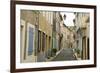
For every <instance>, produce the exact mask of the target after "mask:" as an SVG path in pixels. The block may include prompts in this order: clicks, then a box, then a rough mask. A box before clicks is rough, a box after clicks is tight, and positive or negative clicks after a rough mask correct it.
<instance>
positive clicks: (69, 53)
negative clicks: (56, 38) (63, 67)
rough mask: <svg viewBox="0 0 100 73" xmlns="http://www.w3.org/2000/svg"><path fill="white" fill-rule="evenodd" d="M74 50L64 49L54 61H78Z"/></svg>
mask: <svg viewBox="0 0 100 73" xmlns="http://www.w3.org/2000/svg"><path fill="white" fill-rule="evenodd" d="M73 54H74V53H73V50H72V49H63V50H62V51H61V52H60V53H59V54H58V55H57V56H56V57H55V58H54V59H53V60H52V61H66V60H76V58H75V57H74V55H73Z"/></svg>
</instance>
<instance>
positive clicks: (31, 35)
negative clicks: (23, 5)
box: [28, 27, 34, 55]
mask: <svg viewBox="0 0 100 73" xmlns="http://www.w3.org/2000/svg"><path fill="white" fill-rule="evenodd" d="M28 32H29V35H28V36H29V38H28V39H29V40H28V55H32V53H33V46H34V45H33V38H34V36H33V35H34V33H33V28H31V27H29V31H28Z"/></svg>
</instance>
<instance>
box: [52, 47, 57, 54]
mask: <svg viewBox="0 0 100 73" xmlns="http://www.w3.org/2000/svg"><path fill="white" fill-rule="evenodd" d="M56 52H57V49H56V48H53V49H52V50H51V53H52V56H55V55H56Z"/></svg>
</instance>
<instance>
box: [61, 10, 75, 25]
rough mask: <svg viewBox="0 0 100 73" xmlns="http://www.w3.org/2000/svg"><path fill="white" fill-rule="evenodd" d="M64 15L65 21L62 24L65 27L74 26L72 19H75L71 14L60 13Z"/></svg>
mask: <svg viewBox="0 0 100 73" xmlns="http://www.w3.org/2000/svg"><path fill="white" fill-rule="evenodd" d="M64 14H65V15H66V19H65V20H64V24H65V25H66V26H74V23H73V19H75V15H74V13H73V12H61V15H62V16H64Z"/></svg>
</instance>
